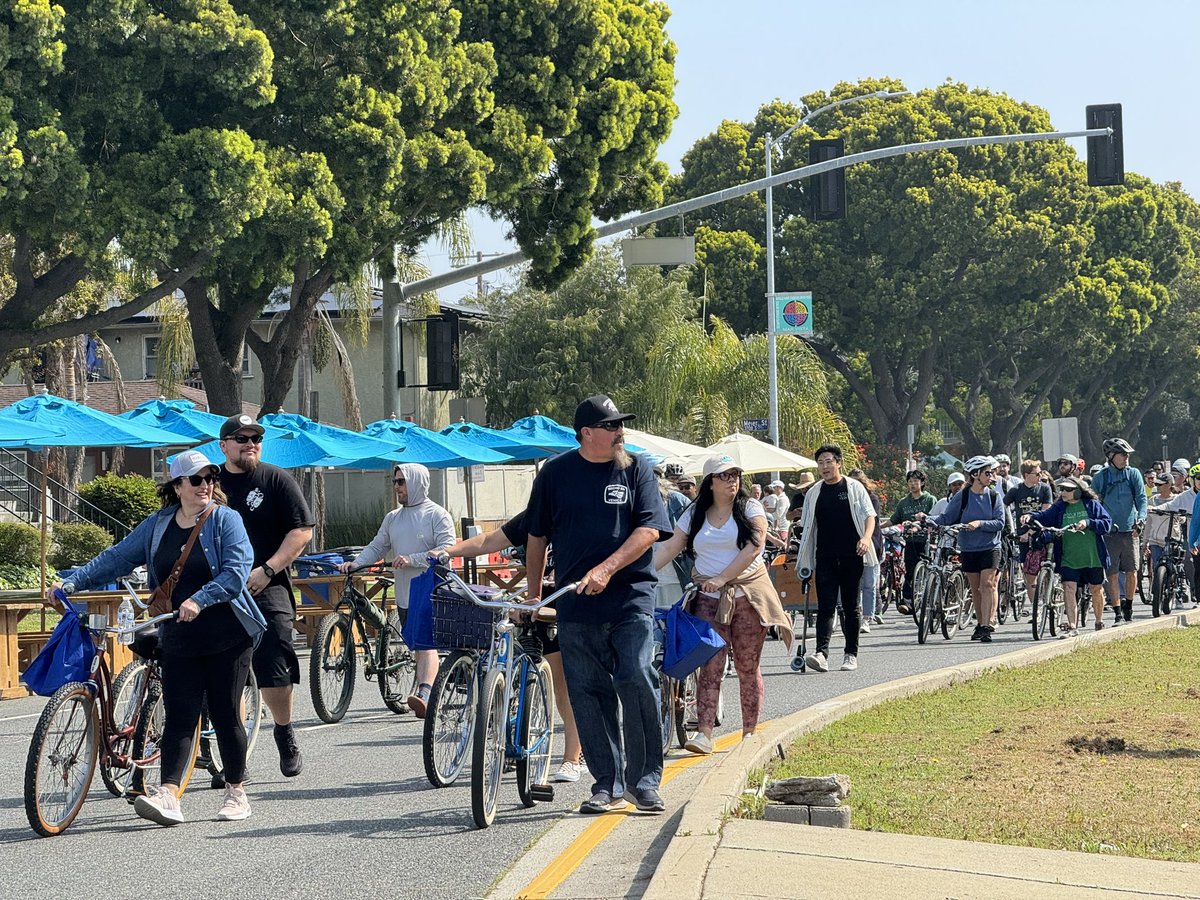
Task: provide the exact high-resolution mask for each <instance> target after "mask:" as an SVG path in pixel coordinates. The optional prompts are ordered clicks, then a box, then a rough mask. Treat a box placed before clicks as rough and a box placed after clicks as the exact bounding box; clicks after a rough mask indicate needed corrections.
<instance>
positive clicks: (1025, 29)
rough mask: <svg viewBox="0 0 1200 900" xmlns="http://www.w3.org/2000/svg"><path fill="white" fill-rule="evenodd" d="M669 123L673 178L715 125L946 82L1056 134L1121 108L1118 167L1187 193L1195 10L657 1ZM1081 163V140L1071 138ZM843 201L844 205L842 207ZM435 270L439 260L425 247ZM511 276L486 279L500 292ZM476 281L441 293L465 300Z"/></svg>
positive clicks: (497, 236)
mask: <svg viewBox="0 0 1200 900" xmlns="http://www.w3.org/2000/svg"><path fill="white" fill-rule="evenodd" d="M668 5H669V6H670V8H671V10H672V15H671V19H670V21H669V22H668V23H667V33H668V34H669V35H670V37H671V39H672V40H673V41H674V42H675V45H676V47H677V56H676V61H675V76H676V79H677V81H678V84H677V86H676V90H675V101H676V103H677V104H678V105H679V117H678V119H676V121H675V125H674V128H673V130H672V133H671V137H670V138H669V139H668V140H667V142H666V143H665V144H663V146H662V147H661V149H660V151H659V158H660V159H662V160H663V161H665V162H666V163H667V165H668V166H669V167H670V169H671V171H672V172H678V171H679V170H680V159H681V157H682V156H683V154H684V153H686V152H687V150H688V149H689V148H690V147H691V146H692V144H694V143H695V142H696V141H697V140H698V139H699V138H701V137H704V136H705V135H707V134H710V133H712V132H713V131H714V130H716V128H717V126H718V125H720V123H721V122H722V121H723V120H725V119H735V120H739V121H749V120H750V119H752V118H753V117H754V114H755V111H756V110H757V109H758V107H759V106H760V105H762V104H763V103H767V102H769V101H771V100H773V99H775V98H777V97H778V98H781V99H785V100H793V101H794V100H798V98H799V97H800V96H802V95H804V94H807V93H811V92H812V91H815V90H828V89H830V88H831V87H832V86H833V85H835V84H837V83H838V82H841V81H857V80H858V79H860V78H865V77H872V76H875V77H878V76H894V77H897V78H899V79H901V80H902V81H903V82H904V84H905V86H906V87H907V88H908V89H909V90H911V91H914V92H915V91H917V90H920V89H922V88H931V87H936V86H937V85H938V84H941V83H942V82H944V81H945V80H946V79H948V78H949V79H952V80H954V81H961V82H964V83H966V84H968V85H970V86H972V87H982V88H987V89H989V90H991V91H995V92H1002V93H1005V94H1008V95H1009V96H1011V97H1013V98H1014V99H1017V100H1020V101H1023V102H1028V103H1033V104H1035V105H1038V106H1041V107H1043V108H1045V109H1047V110H1048V111H1049V112H1050V117H1051V121H1052V123H1053V125H1054V128H1055V129H1056V130H1060V131H1068V130H1070V131H1074V130H1080V129H1082V128H1084V127H1085V125H1084V107H1086V106H1088V105H1089V104H1095V103H1121V104H1122V105H1123V109H1122V115H1123V120H1124V145H1125V169H1126V171H1127V172H1138V173H1140V174H1142V175H1145V176H1147V177H1149V178H1151V179H1152V180H1154V181H1157V182H1164V181H1178V182H1181V183H1182V184H1183V187H1184V189H1185V190H1187V191H1188V192H1189V193H1190V194H1191V195H1192V196H1194V197H1198V198H1200V114H1198V112H1197V105H1198V104H1197V100H1196V95H1195V89H1194V86H1195V85H1197V83H1200V78H1198V76H1200V4H1194V3H1187V2H1180V0H1165V2H1164V0H1144V2H1142V3H1139V4H1132V3H1129V2H1122V3H1117V2H1110V0H1091V2H1079V0H1042V2H1030V0H1017V2H1004V0H993V2H991V3H972V2H964V0H958V2H953V3H952V2H931V0H904V2H900V3H897V2H894V0H893V2H890V3H883V2H847V3H843V4H838V5H834V4H820V5H818V4H808V3H803V4H802V3H798V2H793V0H772V2H767V0H732V2H731V0H668ZM1072 143H1073V144H1074V145H1075V146H1076V148H1077V150H1078V152H1079V153H1080V156H1081V157H1082V155H1083V145H1084V141H1083V140H1082V139H1079V140H1075V141H1072ZM851 202H853V200H852V199H851ZM471 227H472V232H473V234H474V239H475V246H476V249H477V250H480V251H482V252H484V253H496V252H505V251H510V250H513V249H516V247H515V244H513V243H512V242H511V241H508V240H506V238H505V231H506V227H505V226H504V225H503V224H502V223H495V222H491V221H489V220H488V219H487V218H486V217H483V216H478V215H476V216H473V217H472V219H471ZM425 257H426V263H427V264H428V265H429V267H430V269H431V271H432V272H434V273H440V272H443V271H446V270H447V269H448V268H449V267H450V266H449V259H448V254H447V253H446V251H445V250H444V249H442V248H439V247H435V246H431V247H428V248H426V253H425ZM513 277H514V276H513V275H512V274H511V273H509V274H504V273H493V274H491V275H488V276H486V277H485V281H486V282H487V283H489V284H491V285H498V284H506V283H511V282H512V280H513ZM474 291H475V282H474V281H471V282H469V283H465V284H463V285H455V286H452V287H449V288H445V289H443V291H442V297H443V298H445V299H453V298H457V297H461V296H463V295H466V294H473V293H474Z"/></svg>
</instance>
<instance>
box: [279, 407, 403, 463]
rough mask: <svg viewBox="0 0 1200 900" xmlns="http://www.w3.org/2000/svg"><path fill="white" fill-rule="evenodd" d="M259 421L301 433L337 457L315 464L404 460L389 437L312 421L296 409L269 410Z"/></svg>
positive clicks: (329, 454) (395, 461)
mask: <svg viewBox="0 0 1200 900" xmlns="http://www.w3.org/2000/svg"><path fill="white" fill-rule="evenodd" d="M262 422H263V424H264V425H273V426H275V427H276V428H284V429H287V430H288V431H291V432H293V433H294V434H297V435H303V436H304V437H305V438H308V439H309V440H311V441H312V442H313V443H314V444H316V445H318V446H321V447H324V448H325V450H326V453H327V455H328V456H329V458H330V459H337V460H341V462H326V463H317V464H316V465H332V466H343V467H347V468H358V469H388V468H391V467H392V465H393V464H395V463H398V462H404V461H405V460H403V459H401V458H400V456H399V455H398V454H397V453H396V447H395V445H394V444H392V443H391V442H390V441H383V440H378V439H377V438H376V437H374V436H372V435H368V434H360V433H359V432H357V431H350V430H349V429H347V428H338V427H337V426H336V425H326V424H324V423H322V422H314V421H313V420H312V419H309V418H306V417H305V416H301V415H297V414H296V413H271V414H270V415H267V416H263V418H262Z"/></svg>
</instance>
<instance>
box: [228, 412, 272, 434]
mask: <svg viewBox="0 0 1200 900" xmlns="http://www.w3.org/2000/svg"><path fill="white" fill-rule="evenodd" d="M239 431H248V432H250V433H251V434H263V433H265V432H266V429H265V428H263V427H262V426H261V425H259V424H258V422H257V420H255V418H254V416H248V415H246V414H245V413H242V414H241V415H240V416H230V417H229V418H228V419H226V420H225V422H224V424H222V425H221V440H225V438H227V437H229V436H230V435H231V434H237V433H238V432H239Z"/></svg>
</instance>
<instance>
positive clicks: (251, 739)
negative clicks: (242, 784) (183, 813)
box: [200, 669, 263, 787]
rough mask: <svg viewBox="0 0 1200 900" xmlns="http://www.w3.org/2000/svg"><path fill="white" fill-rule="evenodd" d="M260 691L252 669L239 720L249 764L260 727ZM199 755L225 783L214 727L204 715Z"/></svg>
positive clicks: (247, 680)
mask: <svg viewBox="0 0 1200 900" xmlns="http://www.w3.org/2000/svg"><path fill="white" fill-rule="evenodd" d="M262 707H263V700H262V693H261V692H260V691H259V689H258V680H257V679H256V678H255V677H254V669H251V670H250V673H249V675H247V677H246V686H245V687H244V688H242V699H241V707H240V711H241V721H242V728H244V729H245V730H246V762H247V764H249V762H250V755H251V754H252V753H253V752H254V746H255V744H257V743H258V733H259V731H260V730H261V728H262ZM200 757H201V758H204V759H207V760H208V772H209V774H210V775H212V776H213V778H214V779H215V780H218V781H220V784H216V783H214V785H213V786H214V787H223V786H224V783H225V778H224V776H225V763H224V762H223V761H222V760H221V746H220V744H219V743H218V742H217V732H216V729H215V728H213V727H212V723H211V722H209V721H208V717H207V716H205V717H204V720H203V722H202V723H201V726H200Z"/></svg>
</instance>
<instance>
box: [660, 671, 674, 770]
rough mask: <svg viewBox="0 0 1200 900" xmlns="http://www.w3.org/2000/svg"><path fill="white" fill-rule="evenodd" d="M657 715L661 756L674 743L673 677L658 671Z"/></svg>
mask: <svg viewBox="0 0 1200 900" xmlns="http://www.w3.org/2000/svg"><path fill="white" fill-rule="evenodd" d="M658 715H659V718H660V719H661V725H662V744H663V756H666V755H667V754H668V753H670V752H671V746H672V745H673V744H674V743H675V679H674V678H671V677H670V676H669V675H665V674H663V672H661V671H660V672H659V673H658Z"/></svg>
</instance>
